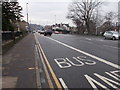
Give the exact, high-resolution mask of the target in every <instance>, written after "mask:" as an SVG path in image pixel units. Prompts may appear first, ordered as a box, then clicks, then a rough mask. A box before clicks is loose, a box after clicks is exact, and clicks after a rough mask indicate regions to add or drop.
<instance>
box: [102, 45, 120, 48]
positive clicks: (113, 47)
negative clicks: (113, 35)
mask: <svg viewBox="0 0 120 90" xmlns="http://www.w3.org/2000/svg"><path fill="white" fill-rule="evenodd" d="M103 46H106V47H110V48H115V49H120V48H118V47H114V46H109V45H103Z"/></svg>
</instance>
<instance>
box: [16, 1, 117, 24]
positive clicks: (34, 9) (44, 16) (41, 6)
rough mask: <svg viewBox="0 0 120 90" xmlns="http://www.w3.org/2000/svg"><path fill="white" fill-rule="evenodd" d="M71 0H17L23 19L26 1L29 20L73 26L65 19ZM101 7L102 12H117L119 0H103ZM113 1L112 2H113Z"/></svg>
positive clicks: (38, 22)
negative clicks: (21, 9)
mask: <svg viewBox="0 0 120 90" xmlns="http://www.w3.org/2000/svg"><path fill="white" fill-rule="evenodd" d="M72 1H73V0H19V1H18V2H19V3H20V6H22V8H23V11H22V14H23V16H24V18H23V19H24V20H27V18H26V16H27V13H26V12H27V10H26V3H28V14H29V22H31V23H34V24H40V25H53V24H55V22H56V23H66V24H70V25H71V26H73V25H74V24H73V23H72V21H71V20H69V19H67V18H66V16H67V13H68V7H69V5H70V4H71V2H72ZM104 1H105V2H106V3H104V4H103V5H102V7H101V12H102V13H107V12H109V11H113V12H117V11H118V4H117V2H118V1H119V0H104ZM113 1H114V2H113Z"/></svg>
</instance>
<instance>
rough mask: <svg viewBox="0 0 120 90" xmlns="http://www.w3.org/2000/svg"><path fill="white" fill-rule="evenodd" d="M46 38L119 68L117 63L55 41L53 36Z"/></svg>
mask: <svg viewBox="0 0 120 90" xmlns="http://www.w3.org/2000/svg"><path fill="white" fill-rule="evenodd" d="M46 38H48V39H51V40H53V41H55V42H57V43H59V44H61V45H63V46H66V47H68V48H70V49H72V50H75V51H77V52H79V53H82V54H85V55H87V56H89V57H92V58H94V59H96V60H98V61H100V62H103V63H105V64H107V65H110V66H112V67H114V68H117V69H120V66H119V65H117V64H114V63H111V62H109V61H107V60H104V59H102V58H99V57H97V56H94V55H92V54H89V53H87V52H84V51H82V50H79V49H77V48H74V47H72V46H69V45H67V44H65V43H62V42H60V41H57V40H55V39H53V38H50V37H46Z"/></svg>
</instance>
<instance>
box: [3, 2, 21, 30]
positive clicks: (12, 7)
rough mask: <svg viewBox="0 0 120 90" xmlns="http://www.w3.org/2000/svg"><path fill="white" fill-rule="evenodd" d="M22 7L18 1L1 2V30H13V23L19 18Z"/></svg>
mask: <svg viewBox="0 0 120 90" xmlns="http://www.w3.org/2000/svg"><path fill="white" fill-rule="evenodd" d="M21 10H22V7H21V6H19V3H18V2H17V1H16V2H11V1H5V2H2V29H3V31H6V30H7V31H9V30H10V31H11V30H14V25H15V23H16V22H17V21H20V20H21V17H22V15H21Z"/></svg>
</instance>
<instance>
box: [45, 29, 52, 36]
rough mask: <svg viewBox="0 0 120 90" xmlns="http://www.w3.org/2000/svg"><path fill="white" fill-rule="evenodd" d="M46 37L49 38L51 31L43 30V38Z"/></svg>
mask: <svg viewBox="0 0 120 90" xmlns="http://www.w3.org/2000/svg"><path fill="white" fill-rule="evenodd" d="M47 35H49V36H51V35H52V30H45V32H44V36H47Z"/></svg>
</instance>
